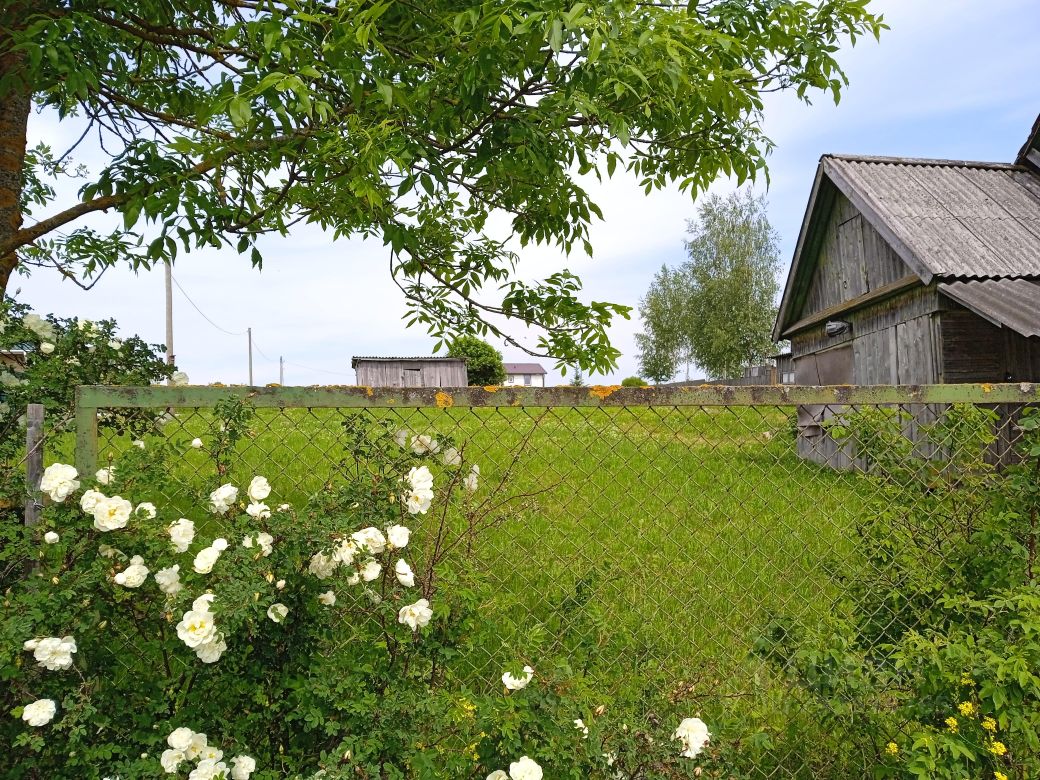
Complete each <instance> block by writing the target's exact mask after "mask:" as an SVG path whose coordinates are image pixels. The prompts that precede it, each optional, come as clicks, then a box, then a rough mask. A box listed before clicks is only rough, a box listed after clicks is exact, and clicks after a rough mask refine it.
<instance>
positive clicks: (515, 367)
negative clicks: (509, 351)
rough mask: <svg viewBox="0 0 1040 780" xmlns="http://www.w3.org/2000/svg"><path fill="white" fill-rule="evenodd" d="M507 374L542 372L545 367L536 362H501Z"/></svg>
mask: <svg viewBox="0 0 1040 780" xmlns="http://www.w3.org/2000/svg"><path fill="white" fill-rule="evenodd" d="M502 365H503V366H505V369H506V373H507V374H544V373H545V369H544V368H542V367H541V365H539V364H538V363H503V364H502Z"/></svg>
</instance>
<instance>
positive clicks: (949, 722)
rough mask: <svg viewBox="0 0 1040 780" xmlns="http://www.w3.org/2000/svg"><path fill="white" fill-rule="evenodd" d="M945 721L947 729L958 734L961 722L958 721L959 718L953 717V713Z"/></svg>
mask: <svg viewBox="0 0 1040 780" xmlns="http://www.w3.org/2000/svg"><path fill="white" fill-rule="evenodd" d="M944 722H945V723H946V730H947V731H949V732H950V733H951V734H956V733H957V730H958V728H959V724H958V723H957V719H956V718H955V717H953V716H952V715H951V716H950V717H949V718H947V719H946V720H945V721H944Z"/></svg>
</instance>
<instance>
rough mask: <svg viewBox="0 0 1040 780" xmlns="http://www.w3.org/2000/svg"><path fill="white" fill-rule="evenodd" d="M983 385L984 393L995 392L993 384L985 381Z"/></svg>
mask: <svg viewBox="0 0 1040 780" xmlns="http://www.w3.org/2000/svg"><path fill="white" fill-rule="evenodd" d="M981 387H982V392H984V393H992V392H993V385H991V384H990V383H989V382H983V383H982V385H981Z"/></svg>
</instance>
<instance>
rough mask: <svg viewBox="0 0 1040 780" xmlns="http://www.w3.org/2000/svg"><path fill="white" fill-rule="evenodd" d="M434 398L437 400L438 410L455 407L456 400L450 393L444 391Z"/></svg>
mask: <svg viewBox="0 0 1040 780" xmlns="http://www.w3.org/2000/svg"><path fill="white" fill-rule="evenodd" d="M434 398H435V399H436V400H437V408H438V409H447V408H449V407H451V406H454V405H455V399H454V398H452V397H451V396H450V395H449V394H448V393H445V392H444V391H443V390H442V391H441V392H439V393H437V395H435V396H434Z"/></svg>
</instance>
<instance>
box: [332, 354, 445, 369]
mask: <svg viewBox="0 0 1040 780" xmlns="http://www.w3.org/2000/svg"><path fill="white" fill-rule="evenodd" d="M363 360H364V361H368V362H373V363H396V362H398V361H405V362H407V363H465V362H466V359H465V358H457V357H432V356H430V355H420V356H419V357H378V356H373V355H356V356H354V357H352V358H351V359H350V367H351V368H357V364H358V363H360V362H361V361H363Z"/></svg>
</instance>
